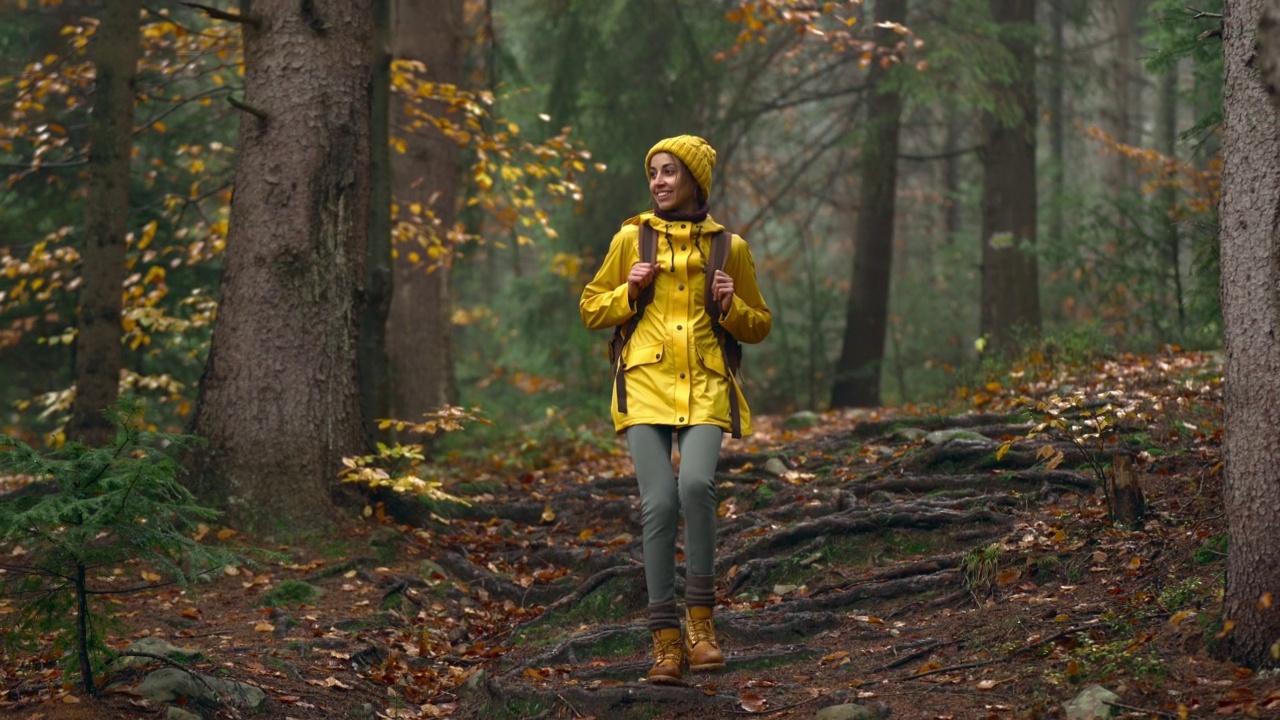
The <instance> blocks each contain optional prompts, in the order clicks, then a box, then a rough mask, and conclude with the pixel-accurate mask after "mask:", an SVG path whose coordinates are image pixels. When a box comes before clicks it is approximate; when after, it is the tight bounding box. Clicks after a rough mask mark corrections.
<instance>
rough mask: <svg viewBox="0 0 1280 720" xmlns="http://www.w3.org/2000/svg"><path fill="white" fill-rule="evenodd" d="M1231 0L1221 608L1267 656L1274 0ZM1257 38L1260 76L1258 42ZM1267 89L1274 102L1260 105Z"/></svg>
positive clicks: (1226, 22)
mask: <svg viewBox="0 0 1280 720" xmlns="http://www.w3.org/2000/svg"><path fill="white" fill-rule="evenodd" d="M1265 5H1266V7H1267V11H1268V12H1267V16H1266V18H1265V19H1264V20H1263V23H1262V25H1261V26H1259V18H1260V17H1261V15H1262V11H1263V7H1264V2H1263V0H1231V1H1229V2H1227V3H1226V6H1225V12H1224V18H1223V35H1222V50H1223V59H1224V61H1225V65H1226V70H1225V81H1226V94H1225V98H1224V101H1223V133H1222V136H1223V137H1222V159H1223V169H1222V200H1221V203H1220V206H1219V207H1220V209H1219V212H1220V217H1221V246H1222V249H1221V257H1222V287H1221V292H1222V317H1223V324H1224V334H1225V341H1226V351H1227V367H1226V384H1225V395H1224V407H1225V411H1226V436H1225V439H1224V441H1223V452H1224V453H1225V456H1226V458H1227V464H1226V490H1225V494H1224V498H1223V503H1224V506H1225V508H1226V514H1227V530H1228V550H1227V583H1226V595H1225V597H1224V600H1223V607H1222V610H1223V615H1224V620H1225V621H1227V622H1230V623H1232V624H1233V627H1232V628H1231V629H1230V630H1229V632H1228V633H1227V635H1226V647H1227V651H1228V653H1229V654H1230V655H1231V657H1232V659H1233V660H1235V661H1236V662H1240V663H1243V664H1246V665H1248V666H1251V667H1259V666H1262V665H1275V664H1276V658H1275V656H1274V655H1273V654H1272V647H1273V645H1272V643H1275V642H1276V639H1277V638H1280V609H1277V608H1276V607H1273V606H1272V599H1273V598H1276V596H1277V595H1280V543H1276V538H1277V537H1280V484H1277V482H1276V473H1275V469H1276V466H1277V465H1280V423H1277V422H1276V421H1275V417H1276V412H1277V410H1278V409H1280V378H1277V375H1276V368H1280V344H1277V343H1276V337H1277V336H1280V295H1277V294H1276V288H1277V287H1280V235H1278V231H1277V229H1276V223H1275V219H1276V217H1277V216H1280V164H1277V163H1276V158H1277V157H1278V156H1280V128H1278V119H1280V114H1278V113H1280V99H1278V98H1277V95H1276V94H1277V92H1278V89H1280V0H1268V1H1267V2H1266V3H1265ZM1256 49H1260V57H1259V59H1260V60H1261V63H1260V64H1261V65H1262V67H1263V68H1265V70H1264V72H1265V76H1260V74H1259V69H1258V64H1259V63H1256V62H1255V50H1256ZM1268 93H1270V96H1271V101H1272V105H1268Z"/></svg>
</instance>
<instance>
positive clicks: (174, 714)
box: [164, 705, 204, 720]
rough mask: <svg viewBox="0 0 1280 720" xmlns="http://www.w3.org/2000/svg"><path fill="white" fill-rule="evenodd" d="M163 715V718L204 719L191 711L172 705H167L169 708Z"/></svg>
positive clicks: (180, 719) (173, 719) (176, 719)
mask: <svg viewBox="0 0 1280 720" xmlns="http://www.w3.org/2000/svg"><path fill="white" fill-rule="evenodd" d="M164 717H165V720H204V718H202V717H200V716H199V715H197V714H195V713H193V712H190V711H188V710H183V709H182V708H180V707H173V706H172V705H170V706H169V710H168V712H166V713H165V715H164Z"/></svg>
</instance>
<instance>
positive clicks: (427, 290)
mask: <svg viewBox="0 0 1280 720" xmlns="http://www.w3.org/2000/svg"><path fill="white" fill-rule="evenodd" d="M393 7H394V21H393V23H392V38H391V44H392V53H393V54H394V55H395V57H396V58H397V59H403V60H417V61H420V62H421V63H422V64H423V65H425V66H426V69H427V77H428V78H430V79H431V80H432V81H434V82H436V83H447V84H454V85H457V84H459V83H461V81H462V63H461V47H462V0H395V4H394V6H393ZM426 109H427V110H428V112H432V113H443V112H444V111H445V108H444V106H443V105H442V104H441V103H429V104H428V105H427V106H426ZM408 120H409V119H408V118H407V117H406V116H405V115H404V114H403V112H402V111H401V110H399V109H398V108H396V107H393V108H392V125H393V127H394V128H396V129H395V130H394V134H395V135H397V136H398V137H401V138H403V139H404V141H405V146H406V151H405V152H404V153H394V154H393V155H392V157H391V183H392V192H393V194H394V195H395V198H396V202H397V203H398V204H399V207H400V216H401V219H403V220H408V221H410V222H412V221H413V218H411V217H409V213H408V211H407V208H409V207H410V205H412V204H417V205H420V206H422V207H423V208H425V209H429V210H430V211H431V212H432V213H434V214H435V217H436V219H437V221H438V222H437V223H436V224H435V225H434V230H433V229H431V228H429V227H426V226H417V228H416V229H417V230H418V231H419V232H418V233H417V234H416V237H415V238H414V239H411V240H408V241H406V242H401V243H399V244H398V246H397V250H398V252H397V255H398V257H396V259H395V260H394V262H393V272H394V286H395V290H394V292H393V294H392V297H391V311H390V315H389V316H388V317H387V356H388V360H389V364H390V369H391V383H392V388H393V392H392V395H391V413H392V415H393V416H394V417H395V418H397V419H401V420H421V419H422V416H423V413H426V412H428V411H431V410H434V409H436V408H439V407H440V406H441V405H445V404H452V403H456V402H457V399H458V389H457V379H456V373H455V369H454V361H453V292H452V282H451V280H452V276H453V272H452V269H451V263H450V261H449V256H448V253H449V252H450V246H451V243H450V242H449V240H448V238H447V233H449V231H450V230H452V228H453V225H454V223H455V221H456V220H457V204H458V193H459V188H460V175H459V173H460V162H461V160H460V156H459V150H458V146H457V143H455V142H454V141H453V140H452V139H450V138H447V137H445V136H444V135H443V134H442V133H440V132H439V131H438V130H437V129H436V128H434V127H431V126H427V127H423V128H420V129H417V130H413V129H410V128H409V127H407V125H408ZM433 233H434V234H435V235H436V239H434V240H433V239H432V234H433ZM419 238H420V239H422V240H423V241H424V242H427V243H428V244H432V243H435V242H443V243H444V248H443V249H444V250H445V252H446V255H445V256H443V257H442V258H440V259H438V260H434V261H433V260H431V259H430V258H428V252H427V248H425V247H423V246H421V245H419V243H418V242H417V239H419ZM411 253H413V254H414V255H415V256H416V257H420V258H421V260H420V261H418V262H414V261H413V260H411V259H410V254H411Z"/></svg>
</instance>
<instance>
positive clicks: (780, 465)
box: [764, 457, 791, 477]
mask: <svg viewBox="0 0 1280 720" xmlns="http://www.w3.org/2000/svg"><path fill="white" fill-rule="evenodd" d="M790 469H791V468H789V467H787V464H786V463H785V462H783V461H782V458H776V457H771V458H769V459H768V460H766V461H765V463H764V471H765V472H767V473H769V474H770V475H772V476H774V477H782V476H783V475H784V474H785V473H787V471H789V470H790Z"/></svg>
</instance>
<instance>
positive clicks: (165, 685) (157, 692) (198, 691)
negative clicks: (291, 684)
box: [136, 668, 267, 710]
mask: <svg viewBox="0 0 1280 720" xmlns="http://www.w3.org/2000/svg"><path fill="white" fill-rule="evenodd" d="M136 690H137V692H138V694H139V695H141V696H142V697H145V698H147V699H149V700H154V701H156V702H162V703H171V702H177V701H178V699H179V698H183V697H185V698H187V699H188V700H189V701H190V700H194V701H197V702H207V703H210V704H221V703H224V702H225V703H227V704H230V705H235V706H236V707H238V708H244V709H249V710H252V709H254V708H256V707H258V706H260V705H262V703H263V701H265V700H266V699H267V694H266V693H265V692H263V691H262V689H261V688H258V687H255V686H253V685H249V684H246V683H242V682H236V681H234V680H223V679H221V678H216V677H212V676H209V675H200V674H193V673H189V672H187V671H185V670H179V669H177V668H164V669H161V670H156V671H155V672H153V673H151V674H149V675H147V677H146V678H145V679H143V681H142V682H141V683H140V684H139V685H138V687H137V688H136Z"/></svg>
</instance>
